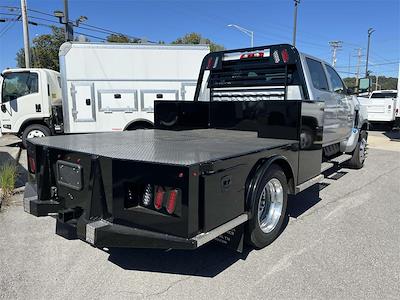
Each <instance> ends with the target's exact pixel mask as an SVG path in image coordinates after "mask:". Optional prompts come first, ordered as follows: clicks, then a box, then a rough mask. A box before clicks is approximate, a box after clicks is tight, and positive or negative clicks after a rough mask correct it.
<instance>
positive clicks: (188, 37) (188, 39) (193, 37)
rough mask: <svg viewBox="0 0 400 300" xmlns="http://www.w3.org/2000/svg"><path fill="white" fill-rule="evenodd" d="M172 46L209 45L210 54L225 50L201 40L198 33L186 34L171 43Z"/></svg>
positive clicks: (203, 39) (206, 40) (209, 41)
mask: <svg viewBox="0 0 400 300" xmlns="http://www.w3.org/2000/svg"><path fill="white" fill-rule="evenodd" d="M172 44H192V45H197V44H207V45H210V50H211V52H215V51H221V50H224V49H225V48H224V47H223V46H221V45H218V44H216V43H214V42H212V41H211V40H210V39H207V38H203V37H202V36H201V34H200V33H195V32H192V33H188V34H185V35H184V36H183V37H180V38H177V39H176V40H175V41H173V42H172Z"/></svg>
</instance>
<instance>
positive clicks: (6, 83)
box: [1, 72, 39, 103]
mask: <svg viewBox="0 0 400 300" xmlns="http://www.w3.org/2000/svg"><path fill="white" fill-rule="evenodd" d="M3 77H4V79H3V85H2V97H1V102H2V103H4V102H8V101H11V100H14V99H17V98H19V97H22V96H25V95H29V94H33V93H37V92H38V90H39V84H38V74H37V73H31V72H17V73H5V74H4V75H3Z"/></svg>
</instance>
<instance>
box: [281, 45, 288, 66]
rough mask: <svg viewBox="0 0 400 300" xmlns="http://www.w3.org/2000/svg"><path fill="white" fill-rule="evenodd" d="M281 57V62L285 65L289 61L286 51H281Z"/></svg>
mask: <svg viewBox="0 0 400 300" xmlns="http://www.w3.org/2000/svg"><path fill="white" fill-rule="evenodd" d="M281 56H282V60H283V62H284V63H285V64H286V63H287V62H288V61H289V53H288V51H287V50H286V49H282V51H281Z"/></svg>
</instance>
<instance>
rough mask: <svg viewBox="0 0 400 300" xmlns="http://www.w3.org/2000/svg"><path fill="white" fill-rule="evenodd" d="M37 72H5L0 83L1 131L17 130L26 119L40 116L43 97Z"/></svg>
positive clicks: (13, 131)
mask: <svg viewBox="0 0 400 300" xmlns="http://www.w3.org/2000/svg"><path fill="white" fill-rule="evenodd" d="M39 75H40V74H39V73H37V72H33V71H22V72H5V73H4V74H3V80H2V85H1V109H0V116H1V126H2V131H3V132H12V133H15V132H18V131H19V129H20V126H21V125H22V124H23V122H24V121H25V120H27V119H35V118H41V116H42V114H43V111H42V109H43V99H42V96H41V94H40V87H39V79H40V78H39Z"/></svg>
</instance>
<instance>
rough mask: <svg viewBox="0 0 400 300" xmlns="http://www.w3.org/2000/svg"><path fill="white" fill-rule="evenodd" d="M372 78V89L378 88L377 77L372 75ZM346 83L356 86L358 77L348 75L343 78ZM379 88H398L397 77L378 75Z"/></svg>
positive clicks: (349, 85)
mask: <svg viewBox="0 0 400 300" xmlns="http://www.w3.org/2000/svg"><path fill="white" fill-rule="evenodd" d="M370 78H371V84H372V85H371V90H372V91H375V90H376V77H375V76H373V75H372V76H370ZM343 81H344V83H345V84H346V86H348V87H355V86H356V78H355V77H346V78H343ZM378 89H381V90H396V89H397V78H395V77H386V76H378Z"/></svg>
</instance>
